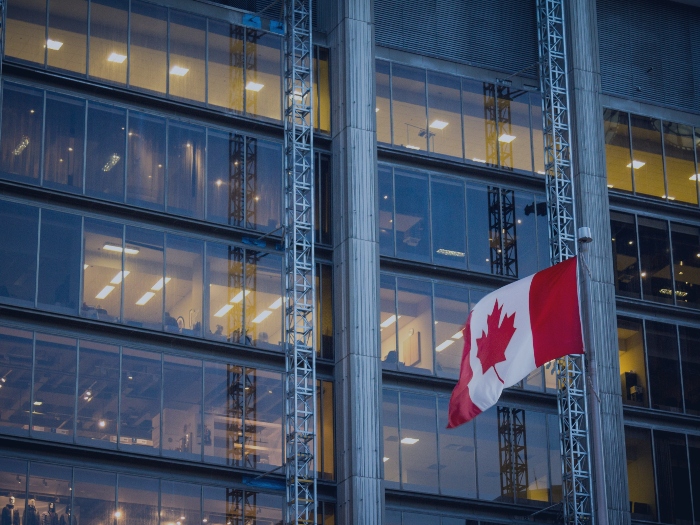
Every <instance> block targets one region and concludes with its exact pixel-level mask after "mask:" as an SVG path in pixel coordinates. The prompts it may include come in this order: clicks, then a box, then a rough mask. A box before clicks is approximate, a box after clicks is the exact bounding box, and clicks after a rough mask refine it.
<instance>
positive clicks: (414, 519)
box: [403, 512, 440, 525]
mask: <svg viewBox="0 0 700 525" xmlns="http://www.w3.org/2000/svg"><path fill="white" fill-rule="evenodd" d="M403 525H440V516H436V515H435V514H415V513H413V512H404V513H403Z"/></svg>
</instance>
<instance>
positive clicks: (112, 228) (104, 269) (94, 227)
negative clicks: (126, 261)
mask: <svg viewBox="0 0 700 525" xmlns="http://www.w3.org/2000/svg"><path fill="white" fill-rule="evenodd" d="M122 235H123V227H122V226H121V225H117V224H114V223H111V222H106V221H100V220H97V219H87V218H86V219H85V227H84V238H83V250H84V255H83V257H84V259H83V302H82V306H81V309H80V314H81V315H83V316H85V317H89V318H91V319H100V320H102V321H112V322H115V321H117V322H118V321H119V319H120V318H121V313H120V312H121V308H120V307H121V286H122V281H123V278H124V276H123V274H122V255H123V253H122V252H124V249H123V247H122ZM128 248H129V255H130V256H133V255H135V254H138V251H139V248H137V247H134V246H130V247H128ZM134 252H135V253H134Z"/></svg>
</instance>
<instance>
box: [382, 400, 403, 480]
mask: <svg viewBox="0 0 700 525" xmlns="http://www.w3.org/2000/svg"><path fill="white" fill-rule="evenodd" d="M382 404H383V405H382V414H383V416H382V423H383V425H384V429H383V432H384V457H383V461H384V483H385V484H386V486H387V488H398V487H399V486H400V477H399V473H400V458H399V394H398V392H395V391H393V390H384V393H383V395H382Z"/></svg>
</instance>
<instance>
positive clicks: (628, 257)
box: [610, 212, 647, 297]
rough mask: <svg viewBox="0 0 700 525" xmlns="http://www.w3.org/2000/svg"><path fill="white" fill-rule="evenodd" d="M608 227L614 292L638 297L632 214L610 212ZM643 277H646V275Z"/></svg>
mask: <svg viewBox="0 0 700 525" xmlns="http://www.w3.org/2000/svg"><path fill="white" fill-rule="evenodd" d="M610 229H611V230H612V250H613V261H614V266H615V293H616V294H617V295H624V296H627V297H639V256H638V254H637V232H636V231H635V227H634V215H627V214H624V213H615V212H613V213H611V214H610ZM644 277H645V279H646V278H647V276H646V275H644Z"/></svg>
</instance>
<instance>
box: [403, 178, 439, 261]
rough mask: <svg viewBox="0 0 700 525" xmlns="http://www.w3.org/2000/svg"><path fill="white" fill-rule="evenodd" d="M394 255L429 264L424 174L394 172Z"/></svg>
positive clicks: (426, 192)
mask: <svg viewBox="0 0 700 525" xmlns="http://www.w3.org/2000/svg"><path fill="white" fill-rule="evenodd" d="M395 178H396V184H395V188H396V256H397V257H401V258H405V259H413V260H416V261H423V262H429V261H430V226H429V224H428V221H429V219H428V206H429V204H428V199H429V193H428V177H427V175H424V174H421V173H416V172H408V171H404V170H400V169H398V168H397V169H396V170H395Z"/></svg>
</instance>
